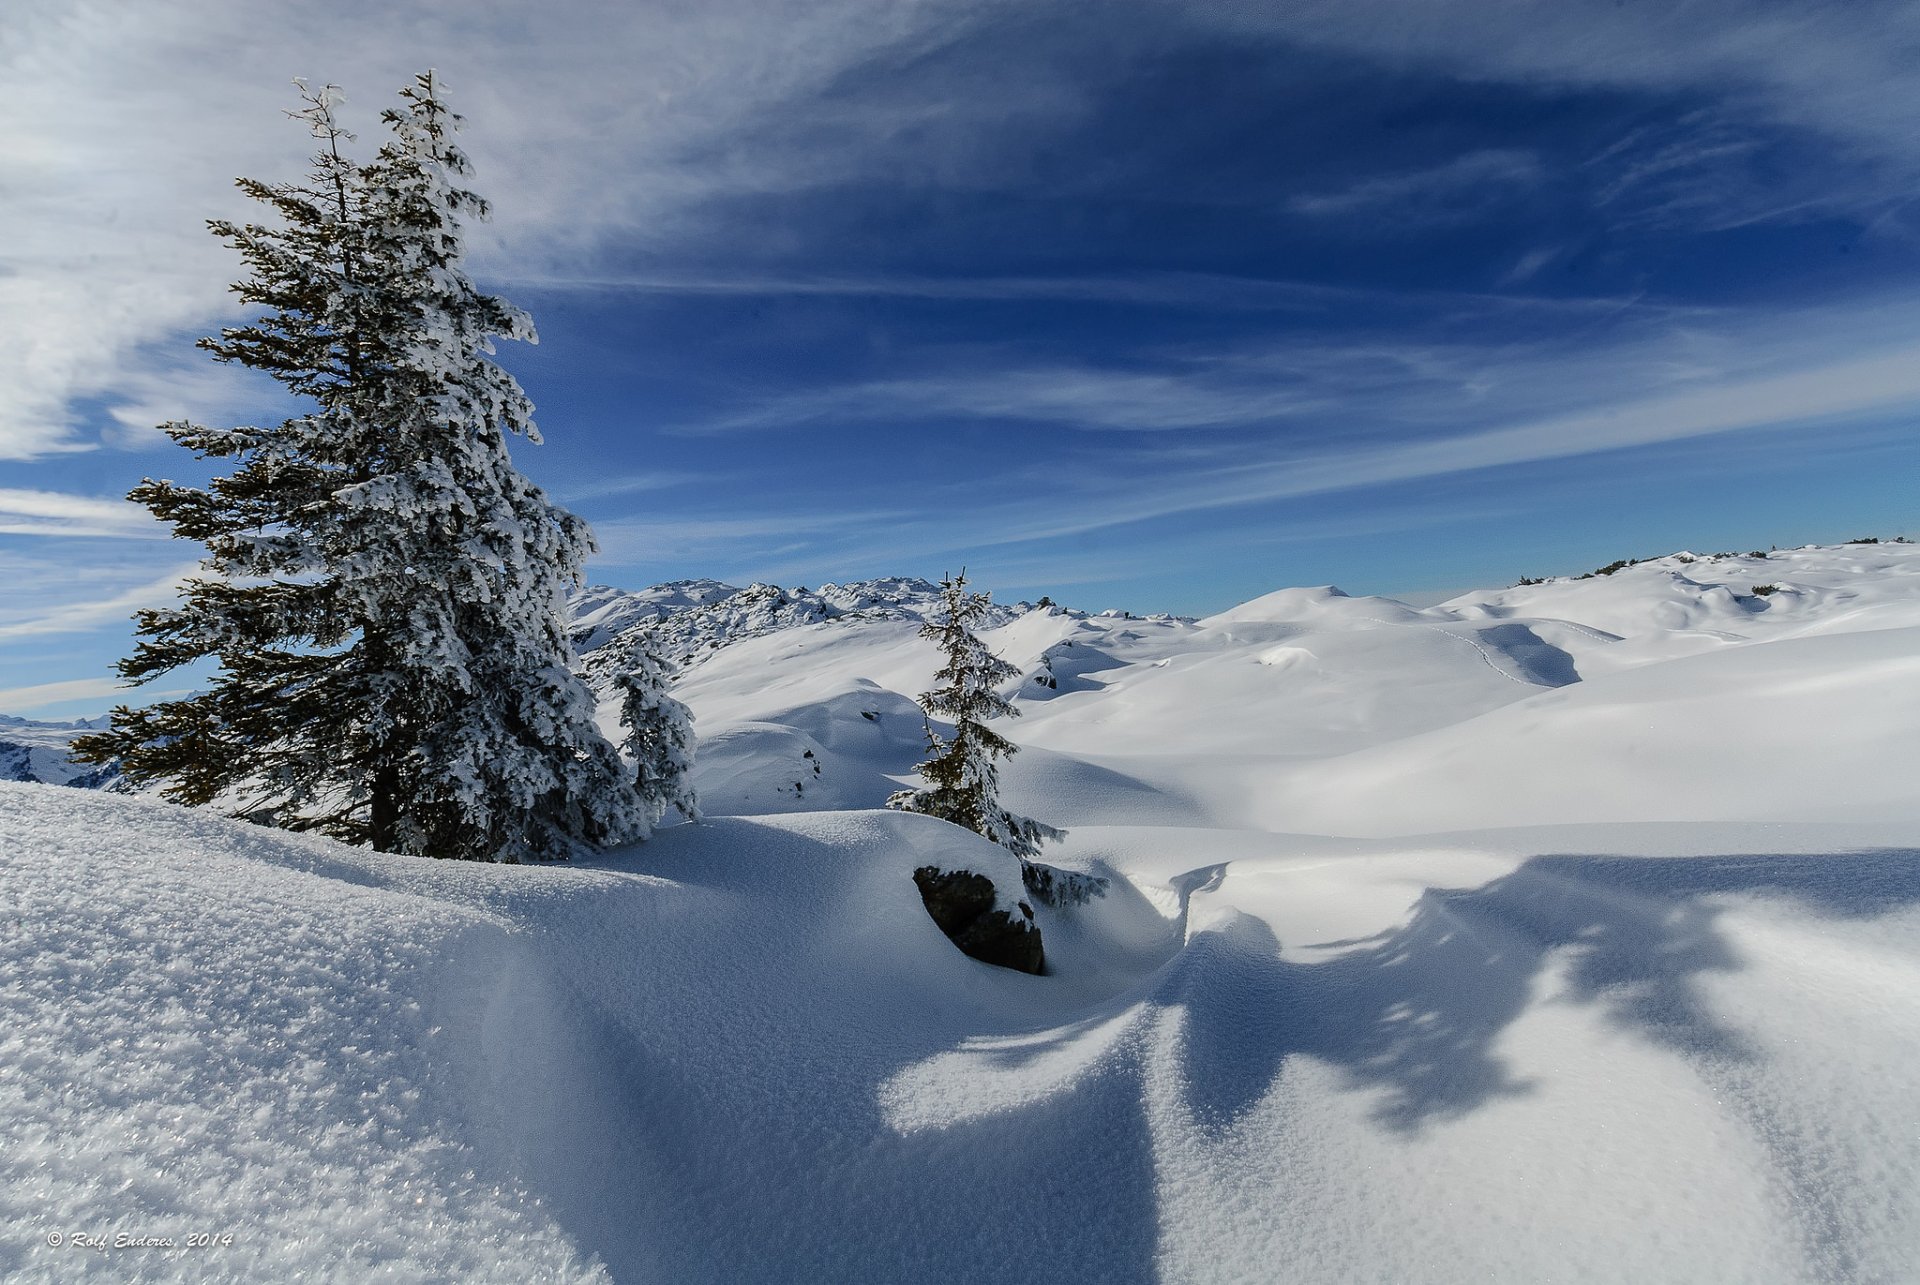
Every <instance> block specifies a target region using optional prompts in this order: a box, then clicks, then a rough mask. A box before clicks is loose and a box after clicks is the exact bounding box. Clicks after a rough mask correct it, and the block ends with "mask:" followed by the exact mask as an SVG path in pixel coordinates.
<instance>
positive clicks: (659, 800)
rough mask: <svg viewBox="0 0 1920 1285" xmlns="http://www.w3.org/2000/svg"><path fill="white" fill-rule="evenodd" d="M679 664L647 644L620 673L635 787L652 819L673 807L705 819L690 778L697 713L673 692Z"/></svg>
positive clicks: (616, 680) (616, 679)
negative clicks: (674, 671) (670, 660)
mask: <svg viewBox="0 0 1920 1285" xmlns="http://www.w3.org/2000/svg"><path fill="white" fill-rule="evenodd" d="M672 685H673V667H672V666H671V665H670V664H668V663H667V662H666V661H665V660H663V659H661V658H660V656H659V655H658V654H657V653H656V652H654V651H653V649H652V648H649V647H643V648H640V649H638V650H637V651H635V652H634V654H633V655H632V656H630V657H629V658H628V661H627V666H626V668H625V669H623V670H621V671H620V672H619V673H618V674H617V675H615V677H614V686H615V687H616V688H617V689H618V691H619V693H620V723H621V725H622V726H623V727H625V728H626V729H627V746H626V748H627V754H628V756H629V757H630V758H632V760H633V761H634V763H635V764H636V765H637V768H636V771H637V775H636V778H635V781H634V789H635V790H637V791H638V792H639V795H640V803H641V806H642V807H643V808H644V809H645V810H646V814H647V821H648V823H649V824H653V823H657V822H658V821H659V820H660V818H661V817H663V816H665V815H666V814H667V809H668V808H678V809H679V810H680V813H681V815H683V816H685V817H686V818H687V819H688V820H689V821H697V820H699V819H700V805H699V800H698V799H697V798H696V797H695V796H694V792H693V787H692V786H691V785H690V784H688V782H687V773H688V772H689V771H690V770H691V769H692V767H693V713H692V711H690V710H689V709H688V708H687V707H686V706H685V705H683V704H681V703H680V702H679V701H677V700H675V699H674V698H673V696H672V695H671V689H672Z"/></svg>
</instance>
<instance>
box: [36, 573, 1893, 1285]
mask: <svg viewBox="0 0 1920 1285" xmlns="http://www.w3.org/2000/svg"><path fill="white" fill-rule="evenodd" d="M849 588H850V589H852V592H851V594H849V596H847V597H843V598H831V599H830V598H829V597H828V596H827V595H828V590H827V589H825V588H823V589H822V590H820V591H818V592H817V593H814V592H811V591H809V592H808V593H807V594H804V595H803V594H802V593H801V592H800V591H792V592H791V593H789V592H787V591H779V590H766V591H763V592H760V593H755V591H754V590H751V589H750V590H745V591H737V592H736V591H728V592H722V591H723V590H726V586H715V585H712V584H710V583H705V584H694V585H682V586H666V587H663V590H662V591H659V592H658V593H657V596H656V597H655V598H654V599H653V603H654V606H653V607H647V606H645V605H644V604H642V605H633V604H634V603H639V602H640V600H642V599H644V598H645V595H628V596H626V597H625V598H622V597H621V596H620V595H614V594H604V595H602V596H601V597H600V598H598V599H596V600H595V602H596V605H595V606H594V607H593V608H592V609H591V610H592V611H598V612H601V613H603V614H602V615H601V616H599V617H598V619H597V621H596V623H594V624H593V625H592V626H591V627H592V628H594V629H608V630H610V632H609V633H608V638H607V641H606V643H605V644H603V645H602V646H601V647H600V648H597V649H596V653H598V652H603V651H608V649H609V647H610V646H611V645H612V644H613V642H614V641H615V638H616V636H617V635H618V634H619V633H620V632H621V631H622V629H625V630H631V629H633V628H636V627H637V628H643V629H661V628H662V627H663V626H664V627H665V629H664V632H662V633H661V635H660V636H661V637H662V638H672V639H680V640H683V642H684V643H686V644H688V647H689V649H688V650H686V651H685V655H686V658H687V659H688V661H689V664H688V666H687V669H686V671H685V673H684V676H683V678H682V680H681V682H680V685H679V693H680V695H681V697H682V698H683V699H684V700H686V701H687V702H688V703H689V704H690V705H691V707H692V708H693V710H694V712H695V715H696V717H697V719H698V728H699V731H700V734H701V745H700V760H699V763H698V766H697V770H696V784H697V785H698V787H699V789H700V792H701V794H702V801H703V803H704V804H705V806H706V809H707V811H708V813H709V815H710V819H709V820H707V821H705V822H703V823H701V824H699V825H695V826H676V827H670V828H668V829H667V830H665V831H663V832H662V833H661V834H659V835H658V836H657V837H656V838H655V839H654V840H653V841H651V842H650V843H648V844H645V845H642V846H640V847H638V848H634V849H631V850H627V851H623V852H617V853H609V854H607V855H606V856H605V857H604V858H602V859H600V860H597V861H594V862H588V863H582V864H579V865H576V866H572V867H568V868H563V869H518V868H509V869H497V868H488V869H474V868H471V867H464V866H462V867H450V866H446V865H440V864H436V863H432V862H422V861H406V860H402V859H395V858H387V857H381V856H376V855H373V854H369V853H366V852H362V851H358V850H353V849H348V848H344V847H341V846H339V845H336V844H332V843H329V842H326V841H323V840H318V839H313V838H304V837H298V836H289V835H282V834H277V833H271V832H264V831H261V830H258V829H255V828H252V827H246V826H242V825H238V824H235V823H230V822H226V821H223V820H220V819H218V818H215V817H210V816H206V815H200V814H194V813H190V812H186V811H183V810H181V809H176V808H171V807H167V806H164V805H160V804H157V803H153V802H150V801H145V800H138V799H126V798H119V797H115V796H112V795H105V794H101V793H98V792H89V791H78V790H57V789H51V788H48V787H45V786H37V785H11V786H0V884H3V885H4V886H5V887H7V888H8V889H9V892H10V895H11V896H12V897H13V898H14V901H15V904H17V905H18V906H19V907H20V913H19V915H18V916H17V917H16V918H14V919H12V920H10V921H9V922H10V924H11V925H12V928H11V935H10V936H8V937H6V938H5V939H4V941H5V947H4V948H5V950H6V952H7V956H6V958H5V959H4V960H0V963H4V964H5V965H6V967H5V968H4V969H0V1137H6V1138H7V1139H9V1144H8V1146H7V1147H5V1148H3V1149H0V1212H4V1214H5V1215H6V1217H5V1219H4V1220H0V1221H4V1222H5V1223H6V1224H7V1225H10V1226H12V1227H13V1228H15V1229H16V1231H15V1232H14V1233H9V1234H8V1235H6V1236H0V1277H5V1278H6V1279H9V1280H11V1279H15V1278H19V1279H29V1280H31V1279H65V1278H68V1277H70V1276H72V1275H76V1274H78V1272H79V1271H80V1268H79V1267H78V1266H76V1265H75V1264H76V1263H80V1262H84V1265H85V1267H86V1269H87V1270H88V1271H89V1272H90V1273H91V1274H96V1275H103V1276H107V1277H110V1278H112V1277H117V1278H122V1279H133V1278H139V1279H152V1278H156V1277H167V1276H172V1277H175V1278H180V1279H199V1278H201V1277H203V1276H204V1275H207V1274H216V1275H226V1276H228V1277H230V1278H251V1279H269V1278H271V1279H284V1278H288V1277H293V1276H300V1275H308V1276H333V1277H336V1278H355V1279H361V1278H370V1277H373V1276H377V1275H385V1276H390V1277H394V1278H400V1279H420V1278H460V1279H501V1280H531V1279H569V1278H578V1279H592V1278H597V1277H605V1276H611V1277H613V1278H615V1279H621V1280H653V1279H666V1280H676V1281H696V1282H697V1281H722V1280H725V1281H739V1280H768V1281H772V1280H795V1279H809V1280H811V1279H840V1280H945V1279H993V1280H1009V1281H1026V1280H1032V1281H1041V1280H1046V1281H1096V1280H1097V1281H1110V1280H1148V1279H1160V1280H1175V1281H1242V1280H1271V1279H1281V1280H1289V1281H1302V1282H1343V1281H1351V1280H1393V1281H1400V1280H1409V1281H1411V1280H1418V1281H1423V1282H1426V1281H1432V1282H1449V1281H1475V1282H1481V1281H1500V1282H1528V1283H1531V1282H1536V1281H1543V1280H1556V1281H1575V1280H1594V1281H1612V1280H1635V1281H1653V1282H1692V1281H1700V1280H1741V1281H1756V1282H1804V1281H1817V1282H1855V1281H1860V1282H1865V1281H1901V1280H1912V1279H1917V1278H1920V1206H1916V1205H1915V1203H1914V1202H1913V1200H1912V1198H1911V1192H1912V1191H1913V1190H1914V1189H1915V1187H1916V1185H1920V1108H1916V1107H1915V1105H1914V1102H1915V1095H1914V1093H1913V1085H1914V1074H1915V1073H1914V1070H1913V1068H1914V1067H1915V1066H1916V1065H1920V787H1916V786H1915V785H1914V784H1913V772H1912V768H1911V765H1912V763H1913V762H1915V761H1916V759H1920V548H1915V547H1912V546H1905V545H1849V546H1839V547H1829V548H1808V549H1799V550H1790V551H1782V552H1778V553H1774V554H1772V555H1771V556H1768V557H1766V558H1764V559H1760V558H1753V557H1720V558H1711V557H1705V556H1698V557H1696V556H1692V555H1675V556H1673V557H1668V558H1660V559H1655V560H1652V561H1649V562H1644V563H1640V564H1637V565H1632V566H1624V567H1621V568H1619V569H1617V570H1615V571H1613V572H1612V573H1611V574H1607V575H1596V576H1593V577H1590V578H1586V579H1564V580H1554V581H1548V582H1544V583H1540V584H1532V585H1525V586H1520V587H1517V588H1513V589H1504V590H1497V591H1486V592H1477V593H1472V594H1465V595H1462V596H1460V597H1458V598H1455V599H1453V600H1451V601H1449V602H1446V603H1442V604H1440V605H1439V606H1436V607H1431V608H1427V609H1424V610H1419V609H1415V608H1413V607H1410V606H1408V605H1406V604H1404V603H1399V602H1395V601H1391V600H1388V599H1381V598H1364V597H1350V596H1348V595H1345V594H1342V593H1341V592H1340V591H1339V590H1337V589H1334V588H1332V587H1330V586H1327V587H1320V588H1309V589H1288V590H1282V591H1279V592H1276V593H1273V594H1269V595H1267V596H1265V597H1263V598H1260V599H1256V600H1255V601H1253V602H1251V603H1247V604H1243V605H1242V606H1240V607H1237V608H1233V609H1229V610H1227V611H1223V612H1220V613H1218V614H1216V615H1214V616H1212V617H1209V618H1207V619H1204V620H1192V621H1189V620H1176V619H1170V618H1155V619H1145V620H1143V619H1137V618H1128V617H1122V616H1113V615H1107V616H1091V615H1087V614H1085V613H1080V612H1070V611H1064V610H1061V609H1059V608H1054V607H1037V608H1031V609H1022V610H1009V611H1008V612H1007V613H1006V614H1005V616H1004V617H1003V618H1002V622H1001V623H1000V624H999V625H998V626H997V627H996V628H995V629H993V630H992V631H990V632H989V634H988V635H987V638H988V641H989V642H990V643H991V644H992V645H993V646H994V647H995V649H996V650H997V651H998V652H999V653H1000V654H1001V655H1002V656H1004V657H1005V658H1006V659H1008V660H1009V661H1010V662H1012V663H1013V664H1014V665H1015V666H1016V667H1017V668H1018V669H1019V670H1020V678H1019V680H1018V684H1017V687H1016V691H1017V704H1018V706H1019V707H1020V709H1021V710H1022V712H1023V717H1021V718H1019V719H1017V720H1012V721H1009V722H1007V723H1006V724H1004V725H1003V727H1002V730H1004V731H1005V732H1006V734H1008V735H1009V736H1010V737H1012V738H1013V739H1014V740H1015V741H1017V742H1019V743H1020V744H1021V745H1022V747H1023V748H1022V751H1021V753H1020V754H1019V755H1018V756H1017V757H1016V758H1015V759H1013V760H1012V761H1011V763H1010V764H1009V765H1008V766H1007V769H1006V778H1005V779H1006V782H1007V787H1008V802H1010V803H1011V804H1013V805H1014V806H1015V807H1017V808H1018V809H1020V810H1021V811H1024V812H1026V813H1028V814H1030V815H1033V816H1035V817H1037V818H1039V819H1041V820H1044V821H1047V822H1051V823H1054V824H1057V825H1064V826H1067V827H1069V831H1070V832H1069V834H1068V836H1067V838H1066V840H1065V841H1064V842H1063V843H1062V844H1059V845H1057V846H1055V847H1052V848H1050V849H1049V850H1048V857H1049V859H1050V860H1055V861H1058V862H1059V863H1060V864H1062V865H1064V866H1067V867H1070V868H1079V869H1087V870H1092V871H1095V872H1098V873H1101V874H1104V875H1106V876H1108V877H1109V879H1110V881H1111V891H1110V892H1109V894H1108V895H1107V896H1106V897H1104V898H1101V899H1098V900H1095V901H1093V902H1091V903H1089V904H1087V905H1086V906H1082V907H1076V908H1073V909H1070V910H1064V911H1053V910H1047V909H1046V908H1044V907H1042V908H1041V919H1042V928H1043V931H1044V933H1045V935H1046V943H1047V957H1048V964H1049V970H1050V971H1049V975H1047V976H1043V977H1028V976H1024V975H1020V974H1015V973H1012V972H1008V971H1006V970H998V969H992V968H989V967H987V966H985V965H980V964H976V963H974V962H973V961H970V960H967V959H966V958H964V957H962V956H961V955H959V954H958V953H957V952H956V951H954V950H953V949H952V948H951V946H950V945H949V944H948V943H947V941H946V940H945V939H944V938H943V937H941V936H940V934H939V932H938V931H937V930H936V929H935V928H934V927H933V926H932V924H931V923H930V922H929V921H928V920H927V918H926V916H925V914H924V913H923V912H922V911H921V908H920V906H919V903H918V900H917V896H916V895H915V893H914V892H913V890H912V882H911V880H910V878H909V875H910V872H911V870H912V869H913V868H914V866H915V865H916V864H918V863H922V862H943V863H953V864H959V863H971V864H974V865H976V866H981V865H989V864H991V863H994V862H1000V863H1002V864H1004V862H1005V858H1004V856H1003V855H1002V854H1000V853H999V852H998V850H996V849H992V848H990V847H988V846H987V845H985V844H984V843H983V842H982V841H980V840H978V839H976V838H975V837H973V836H971V835H968V834H965V833H963V832H960V831H957V830H955V829H953V828H952V827H948V826H943V825H941V824H939V823H937V822H932V821H929V820H927V819H925V818H921V817H912V816H900V815H896V814H891V813H884V812H879V811H875V810H874V809H875V808H876V807H877V806H878V804H879V803H880V801H881V800H882V799H884V797H885V795H886V794H887V793H888V792H889V791H891V790H892V789H894V788H896V787H897V785H898V784H899V783H901V782H902V781H903V780H904V779H905V778H906V777H907V775H908V772H909V769H910V768H911V765H912V764H913V763H914V762H915V761H916V759H917V758H918V757H919V756H920V752H921V749H922V744H923V740H922V737H923V724H922V720H921V716H920V714H919V712H918V709H917V707H916V706H915V705H914V704H913V703H912V699H911V698H912V695H913V693H915V692H917V691H919V690H921V689H922V688H924V687H925V686H926V685H927V684H928V681H929V679H930V677H931V674H932V670H933V668H934V664H935V654H934V652H933V650H932V648H931V647H930V645H929V644H927V643H925V642H924V641H923V640H921V639H920V638H919V637H918V635H917V632H916V612H915V611H914V610H913V609H911V607H910V606H909V605H907V603H908V602H909V601H910V600H911V599H912V598H913V595H914V593H915V592H920V591H921V590H912V589H903V588H900V587H894V588H890V589H888V590H886V591H885V592H884V593H880V594H877V595H876V596H875V598H874V599H872V600H869V601H866V602H862V601H860V591H859V590H858V589H857V587H849ZM923 588H924V587H923ZM834 592H836V593H839V592H842V591H839V590H836V591H834ZM623 603H626V604H627V605H624V606H623V605H621V604H623ZM729 604H731V605H729ZM819 607H825V608H827V610H825V611H824V612H819V611H817V610H816V609H817V608H819ZM655 608H657V609H655ZM649 610H652V612H653V614H652V615H651V616H647V615H646V614H645V613H646V612H647V611H649ZM623 612H626V613H628V614H625V615H623V614H622V613H623ZM868 612H871V613H872V614H862V613H868ZM809 613H814V614H812V615H811V616H809ZM582 619H583V620H584V619H585V616H583V617H582ZM676 621H677V622H679V623H678V624H675V623H674V622H676ZM649 622H651V623H649ZM615 625H617V626H618V627H614V626H615ZM676 631H680V632H676ZM715 640H718V641H719V642H720V643H721V645H719V646H713V645H711V644H712V643H713V642H714V641H715ZM596 653H590V654H596ZM603 663H604V662H603ZM4 735H5V733H4V731H0V737H4ZM16 1140H17V1141H16ZM188 1214H191V1215H194V1216H195V1217H196V1218H199V1217H215V1218H216V1221H218V1223H219V1226H220V1228H223V1229H226V1230H229V1231H231V1232H233V1233H234V1234H235V1236H236V1240H235V1244H234V1245H232V1246H228V1247H225V1248H223V1249H219V1250H217V1251H215V1250H205V1251H203V1250H198V1249H196V1250H193V1251H188V1250H185V1249H175V1250H158V1251H152V1252H149V1251H145V1250H142V1251H139V1252H140V1254H141V1255H143V1256H135V1254H134V1253H133V1252H132V1251H119V1252H118V1253H111V1252H97V1251H85V1250H83V1251H74V1250H72V1249H70V1248H62V1249H58V1250H56V1249H53V1248H50V1247H49V1246H48V1245H47V1243H46V1239H47V1236H48V1234H49V1233H50V1232H53V1231H60V1232H61V1233H62V1234H63V1235H64V1234H67V1233H70V1232H72V1231H74V1230H83V1231H86V1232H88V1233H92V1232H95V1231H104V1232H107V1233H109V1234H111V1233H113V1232H116V1231H120V1230H126V1231H129V1232H132V1233H135V1234H139V1233H141V1232H143V1231H149V1232H151V1233H153V1234H165V1232H167V1231H171V1230H177V1229H183V1228H185V1227H186V1226H187V1225H188V1222H189V1221H190V1220H189V1219H187V1217H186V1215H188ZM196 1225H197V1224H196ZM9 1237H10V1238H9ZM213 1252H220V1253H225V1254H226V1255H227V1257H225V1258H219V1259H216V1258H213V1257H210V1256H209V1255H210V1254H211V1253H213Z"/></svg>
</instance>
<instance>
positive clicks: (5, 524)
mask: <svg viewBox="0 0 1920 1285" xmlns="http://www.w3.org/2000/svg"><path fill="white" fill-rule="evenodd" d="M0 535H41V536H120V537H134V538H139V539H149V540H157V539H162V538H165V536H166V535H167V530H166V528H165V527H162V526H161V525H160V524H159V523H158V522H156V521H155V520H154V518H153V515H152V514H150V513H148V512H147V511H146V510H145V509H143V508H141V507H140V506H139V505H137V504H132V503H129V502H128V501H126V500H118V499H103V498H100V497H97V496H90V495H68V494H65V493H64V492H60V491H29V490H21V489H18V488H14V487H0Z"/></svg>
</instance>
